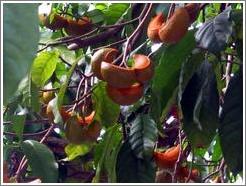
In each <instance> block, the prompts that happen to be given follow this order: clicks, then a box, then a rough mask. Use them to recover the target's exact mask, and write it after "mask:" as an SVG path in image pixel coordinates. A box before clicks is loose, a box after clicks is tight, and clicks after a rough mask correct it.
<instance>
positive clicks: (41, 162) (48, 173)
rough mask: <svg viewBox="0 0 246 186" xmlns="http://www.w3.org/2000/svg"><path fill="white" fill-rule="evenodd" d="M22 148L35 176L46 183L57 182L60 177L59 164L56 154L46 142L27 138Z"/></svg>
mask: <svg viewBox="0 0 246 186" xmlns="http://www.w3.org/2000/svg"><path fill="white" fill-rule="evenodd" d="M22 149H23V152H24V154H25V155H26V157H27V160H28V163H29V165H30V167H31V169H32V173H33V175H35V176H38V177H40V178H41V180H42V182H44V183H56V182H57V179H58V164H57V163H56V161H55V157H54V154H53V153H52V151H51V150H50V149H49V148H47V146H45V145H44V144H41V143H39V142H37V141H34V140H26V141H24V142H23V144H22Z"/></svg>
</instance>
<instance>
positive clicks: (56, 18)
mask: <svg viewBox="0 0 246 186" xmlns="http://www.w3.org/2000/svg"><path fill="white" fill-rule="evenodd" d="M39 18H40V21H41V22H42V23H43V25H44V26H46V27H47V28H49V29H51V30H59V29H62V28H64V27H66V26H67V24H68V22H67V19H66V18H64V17H62V16H60V15H58V14H56V13H52V14H50V15H48V16H45V15H40V16H39Z"/></svg>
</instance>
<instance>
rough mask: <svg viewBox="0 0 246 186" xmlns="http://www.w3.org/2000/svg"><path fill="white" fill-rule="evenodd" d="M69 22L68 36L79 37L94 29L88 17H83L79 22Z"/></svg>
mask: <svg viewBox="0 0 246 186" xmlns="http://www.w3.org/2000/svg"><path fill="white" fill-rule="evenodd" d="M67 22H68V24H67V27H66V28H65V31H66V33H67V34H68V35H73V36H79V35H83V34H85V33H87V32H89V31H91V29H92V24H91V21H90V19H89V18H88V17H83V19H79V20H78V21H76V20H73V19H68V20H67Z"/></svg>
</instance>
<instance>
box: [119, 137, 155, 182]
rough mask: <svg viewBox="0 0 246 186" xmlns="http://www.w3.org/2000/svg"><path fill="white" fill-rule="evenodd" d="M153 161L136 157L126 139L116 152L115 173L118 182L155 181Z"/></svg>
mask: <svg viewBox="0 0 246 186" xmlns="http://www.w3.org/2000/svg"><path fill="white" fill-rule="evenodd" d="M155 171H156V168H155V165H154V163H153V161H150V160H143V159H138V158H137V157H136V156H135V155H134V152H133V151H132V150H131V145H130V143H129V141H128V140H126V141H125V142H124V144H123V145H122V146H121V149H120V151H119V153H118V157H117V164H116V175H117V182H118V183H153V182H155Z"/></svg>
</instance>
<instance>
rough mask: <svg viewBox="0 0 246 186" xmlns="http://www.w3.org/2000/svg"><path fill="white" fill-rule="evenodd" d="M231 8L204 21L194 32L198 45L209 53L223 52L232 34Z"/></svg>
mask: <svg viewBox="0 0 246 186" xmlns="http://www.w3.org/2000/svg"><path fill="white" fill-rule="evenodd" d="M230 13H231V8H227V9H226V10H225V11H223V12H222V13H220V14H219V15H217V16H216V17H215V18H213V19H211V20H209V21H206V22H205V23H204V24H203V25H202V26H201V27H200V28H199V29H198V31H197V32H196V34H195V38H196V42H197V43H198V45H199V46H200V47H202V48H204V49H207V50H208V51H210V52H213V53H218V52H220V51H221V50H223V49H224V48H225V46H226V44H227V42H228V39H229V37H230V36H231V34H232V21H231V20H230Z"/></svg>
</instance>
